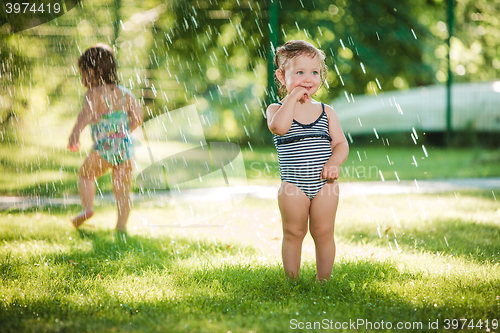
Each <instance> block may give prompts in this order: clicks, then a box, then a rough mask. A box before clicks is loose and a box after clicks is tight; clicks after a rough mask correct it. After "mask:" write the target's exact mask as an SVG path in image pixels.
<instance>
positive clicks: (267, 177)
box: [0, 143, 500, 197]
mask: <svg viewBox="0 0 500 333" xmlns="http://www.w3.org/2000/svg"><path fill="white" fill-rule="evenodd" d="M0 147H1V149H0V195H24V196H29V195H41V196H55V197H62V196H64V195H67V194H76V193H77V177H78V168H79V167H80V165H81V163H82V162H83V159H84V158H85V156H86V155H85V151H82V152H81V153H70V152H69V151H67V150H66V149H65V146H64V145H63V144H62V143H61V144H60V145H59V146H57V145H56V146H53V145H43V144H40V145H35V144H33V143H32V144H28V143H27V144H26V145H24V146H23V147H22V149H20V147H19V146H18V145H15V144H10V145H9V144H2V145H1V146H0ZM242 151H243V152H242V156H243V160H244V165H245V169H246V181H247V183H248V184H249V185H277V184H279V182H280V180H279V179H280V178H279V166H278V156H277V153H276V149H275V148H274V147H254V148H252V150H250V149H249V148H248V147H243V148H242ZM426 152H427V157H426V155H425V152H424V150H423V149H422V147H418V146H414V147H406V148H402V147H387V146H381V144H380V145H375V144H374V145H372V146H361V147H360V146H357V145H356V144H352V145H351V147H350V154H349V158H348V159H347V161H346V162H345V163H344V165H343V166H342V170H341V177H340V181H349V182H353V181H380V180H381V176H380V175H381V174H382V177H384V179H385V180H395V179H397V178H399V179H400V180H414V179H417V180H423V179H441V178H464V177H499V176H500V168H498V165H499V163H500V151H499V150H486V149H472V148H469V149H443V148H426ZM413 158H415V160H414V159H413ZM389 162H390V163H389ZM415 162H417V164H416V165H415ZM396 175H397V176H396ZM98 185H99V188H100V189H101V191H102V192H107V193H110V192H111V191H112V187H111V173H110V172H108V173H107V174H106V175H105V176H103V177H101V178H100V179H99V181H98ZM134 191H136V192H137V191H138V188H135V190H134Z"/></svg>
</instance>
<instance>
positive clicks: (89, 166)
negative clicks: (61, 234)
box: [71, 152, 112, 228]
mask: <svg viewBox="0 0 500 333" xmlns="http://www.w3.org/2000/svg"><path fill="white" fill-rule="evenodd" d="M111 166H112V165H111V163H109V162H108V161H106V160H105V159H103V158H102V157H101V156H99V154H98V153H97V152H92V153H90V155H89V156H88V157H87V158H86V159H85V161H84V162H83V164H82V166H81V167H80V170H79V172H78V176H79V177H78V193H79V194H80V200H81V202H82V211H81V212H80V213H79V214H78V215H76V216H75V217H73V218H72V219H71V223H73V226H74V227H75V228H78V227H79V226H81V225H82V224H83V223H84V222H85V221H86V220H88V219H89V218H91V217H92V215H94V196H95V180H96V179H97V178H99V177H100V176H102V175H103V174H104V173H105V172H106V170H107V169H109V168H110V167H111Z"/></svg>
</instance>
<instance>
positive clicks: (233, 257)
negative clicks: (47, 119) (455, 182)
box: [0, 192, 500, 332]
mask: <svg viewBox="0 0 500 333" xmlns="http://www.w3.org/2000/svg"><path fill="white" fill-rule="evenodd" d="M387 202H390V203H391V207H387V206H386V205H387ZM443 207H446V208H445V209H443ZM77 209H78V208H77V207H73V206H70V207H68V208H63V207H60V208H57V209H54V208H51V210H50V211H49V210H47V209H43V208H41V207H40V208H39V209H37V210H36V211H35V210H27V211H24V212H21V211H17V212H11V213H5V212H2V214H1V215H0V238H1V239H2V240H3V245H2V247H1V248H0V281H1V283H0V309H1V311H0V323H2V329H3V331H5V332H32V331H43V330H48V331H57V330H59V331H66V330H67V331H72V332H88V331H93V332H110V331H125V332H157V331H168V332H171V331H175V332H227V331H229V330H230V331H232V332H240V331H244V332H247V331H254V332H261V331H262V332H283V331H288V330H290V328H291V325H292V322H291V320H294V319H295V320H297V322H311V323H314V322H321V321H322V320H323V319H326V320H327V322H330V321H333V322H334V323H335V322H349V320H353V321H356V320H357V319H364V320H365V321H370V322H372V323H375V322H378V323H380V321H381V320H384V322H391V323H393V325H396V322H410V323H422V326H421V327H420V329H419V327H413V331H431V330H430V329H429V327H428V323H429V321H432V322H435V321H436V320H438V321H439V322H440V325H439V330H437V331H440V332H444V331H446V330H445V327H444V320H445V319H446V318H450V319H453V318H467V319H474V323H475V324H476V323H477V322H478V321H479V320H482V321H483V328H482V330H484V329H485V328H484V321H485V320H488V321H489V324H490V329H492V328H493V327H492V326H491V324H492V320H494V319H495V320H498V317H497V315H498V313H499V310H500V303H499V299H498V295H499V292H500V289H499V287H498V285H499V282H500V270H499V266H498V260H499V259H500V257H499V251H500V248H499V246H498V245H497V244H496V242H495V240H496V239H498V226H497V223H496V221H497V220H498V216H499V215H498V214H500V212H499V211H498V205H497V204H496V202H495V200H494V199H493V198H492V196H491V192H489V193H487V192H484V193H482V192H481V193H461V194H458V195H456V194H440V195H439V196H438V197H437V196H436V195H411V196H408V198H407V197H402V196H365V197H363V198H360V197H351V198H349V197H347V198H342V202H341V204H340V209H339V211H338V216H337V222H336V243H337V252H338V255H337V261H336V263H335V266H334V270H333V274H332V279H331V281H330V282H326V283H324V284H319V283H316V282H315V281H314V277H315V265H314V253H313V251H312V249H313V244H312V240H311V239H310V238H309V237H308V238H306V240H305V244H304V251H303V257H304V260H303V265H302V267H301V277H300V278H299V279H298V280H295V281H290V280H287V279H286V278H285V276H284V273H283V272H282V267H281V265H280V264H278V262H279V257H280V248H279V242H280V240H281V223H277V222H276V221H273V220H272V219H270V217H273V218H274V217H276V216H277V213H276V210H277V207H276V203H275V201H274V200H256V199H251V200H245V202H244V203H242V204H241V205H239V206H237V207H235V209H234V210H233V211H232V212H228V213H226V214H223V215H222V216H221V217H219V218H218V219H217V221H213V222H214V223H217V224H222V225H226V227H227V228H226V227H224V228H220V227H219V228H217V227H216V226H214V227H213V228H203V229H201V230H200V229H196V228H184V229H175V228H169V229H162V228H148V227H147V226H145V224H144V221H147V222H148V223H155V222H156V221H160V220H165V219H171V218H172V213H174V211H175V209H173V208H172V207H161V208H158V207H151V206H140V205H138V206H135V208H134V210H133V212H132V216H131V220H130V223H129V226H128V227H129V230H130V234H129V235H127V236H124V235H123V234H117V233H114V232H113V231H110V230H109V229H107V228H109V227H112V220H113V216H114V215H113V214H115V212H114V209H115V208H114V207H113V206H112V205H108V206H105V207H100V208H98V209H97V211H96V215H95V216H94V217H93V218H92V220H90V221H88V222H87V224H86V225H85V226H84V227H83V228H82V229H81V230H79V231H75V230H73V229H72V228H71V227H70V223H69V216H70V212H71V211H75V212H76V211H77ZM423 211H425V215H424V213H422V212H423ZM391 212H392V213H391ZM392 214H394V216H396V217H397V219H398V221H395V220H394V219H393V216H391V215H392ZM366 216H368V217H369V218H368V219H367V218H366ZM257 217H260V218H261V220H260V222H256V221H257V220H256V218H257ZM256 223H258V224H259V225H256ZM377 228H378V229H377ZM377 230H380V234H379V232H378V231H377ZM395 241H397V243H398V244H399V245H397V246H398V247H399V249H400V250H401V251H398V247H396V242H395ZM389 244H392V245H391V246H392V248H391V247H390V245H389ZM467 324H469V322H468V323H467ZM497 324H498V322H497ZM360 330H361V331H375V330H370V329H366V328H365V327H364V326H363V327H360ZM492 330H494V329H492ZM307 331H310V330H307ZM346 331H351V330H346ZM433 331H436V330H433Z"/></svg>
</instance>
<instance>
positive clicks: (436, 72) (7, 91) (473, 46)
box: [0, 0, 500, 145]
mask: <svg viewBox="0 0 500 333" xmlns="http://www.w3.org/2000/svg"><path fill="white" fill-rule="evenodd" d="M269 6H270V1H269V0H252V1H241V2H238V1H236V2H234V1H225V2H218V1H208V0H204V1H198V0H196V1H195V0H181V1H167V2H165V1H159V0H155V1H148V2H147V3H142V2H141V3H139V2H137V1H135V0H124V1H111V0H107V1H95V0H90V1H83V2H81V3H80V4H79V5H77V6H76V7H75V8H74V9H73V10H71V11H70V12H69V13H67V14H65V15H63V16H61V17H59V18H57V19H56V20H54V21H52V22H49V23H47V24H44V25H41V26H39V27H35V28H33V29H29V30H27V31H23V32H20V33H18V34H14V35H13V34H2V35H1V36H0V47H1V52H0V67H1V68H0V71H1V73H2V77H1V78H0V82H1V87H0V89H1V97H2V103H0V116H1V117H2V119H1V121H0V122H1V123H2V125H1V126H2V129H1V133H3V134H4V135H7V130H8V128H10V129H11V131H15V132H16V133H14V135H13V136H14V137H16V138H17V139H18V140H21V139H22V137H23V136H25V135H26V133H24V132H23V133H17V131H21V127H22V126H21V125H20V124H22V123H23V121H24V120H25V119H26V118H28V117H32V116H33V115H34V116H35V117H36V116H38V115H40V114H43V113H44V112H47V111H51V114H52V116H53V117H54V118H60V117H63V118H66V119H69V118H72V117H75V116H76V114H77V112H78V111H79V110H80V107H81V104H82V95H83V92H84V89H83V88H82V87H81V86H80V83H79V73H78V71H77V69H76V66H75V64H76V60H77V58H78V56H79V54H80V52H81V51H83V50H84V49H85V48H87V47H89V46H90V45H92V44H94V43H96V42H107V43H110V44H114V46H115V50H116V53H117V57H118V62H119V67H120V70H119V71H120V75H121V82H122V84H124V85H125V86H127V87H129V88H131V89H133V91H134V93H135V94H136V95H137V96H138V97H139V98H140V100H141V102H142V104H143V107H144V113H145V118H146V119H149V118H151V117H154V116H155V115H158V114H161V113H164V112H167V111H168V110H174V109H177V108H180V107H183V106H186V105H188V104H195V105H196V107H197V109H198V112H199V113H200V114H201V115H202V116H203V119H204V120H205V123H206V126H205V128H204V131H205V135H206V136H207V138H208V139H209V140H214V141H216V140H227V138H228V137H229V138H230V140H233V141H238V142H239V143H243V144H246V141H250V142H251V143H252V144H254V145H255V144H270V142H271V141H270V140H271V139H270V138H271V136H270V134H269V132H268V130H267V128H266V125H265V121H264V110H265V108H266V105H267V103H268V101H269V100H270V96H269V94H268V91H267V87H266V82H267V76H268V75H272V73H267V61H268V58H269V52H270V51H269V26H268V20H269ZM499 10H500V8H499V4H498V2H496V1H487V0H479V1H471V0H464V1H457V2H456V10H455V29H454V35H455V37H453V38H452V40H451V43H452V70H453V71H454V73H459V74H460V73H465V75H457V76H456V81H485V80H492V79H494V78H496V77H497V76H498V75H497V74H498V73H497V72H498V70H499V69H500V58H499V57H498V52H499V44H498V41H499V40H500V38H499V37H500V28H499V20H498V19H497V17H498V15H497V14H498V11H499ZM446 13H447V8H446V1H437V0H429V1H426V2H424V3H422V1H416V0H412V1H404V2H397V1H393V0H384V1H370V2H363V1H360V0H338V1H333V2H332V1H327V0H316V1H298V0H293V1H288V2H286V3H285V2H281V3H280V8H279V28H278V31H277V32H278V34H279V36H280V37H279V38H280V40H279V43H280V44H281V43H283V42H285V41H286V40H289V39H295V38H300V39H306V40H309V41H311V42H312V43H314V44H316V45H317V46H319V47H320V48H322V49H323V50H324V51H325V52H326V55H327V65H328V66H329V68H330V72H329V75H328V77H327V82H328V85H329V89H327V90H326V89H322V90H321V91H319V92H318V93H317V98H318V99H320V100H322V101H324V102H327V103H328V102H329V101H331V100H332V99H334V98H336V97H339V96H343V95H344V94H346V93H347V94H364V93H369V94H372V93H376V92H377V91H378V90H379V89H380V88H381V89H383V90H384V91H387V90H393V89H406V88H408V87H414V86H421V85H429V84H435V83H439V82H444V81H445V80H446V77H447V70H446V68H447V59H446V54H447V47H446V39H447V38H448V31H447V27H446V26H447V23H446V22H447V17H446ZM117 22H118V23H119V24H117ZM120 22H121V23H120ZM115 27H119V28H120V29H119V30H118V35H117V36H115ZM5 29H6V28H5V27H4V30H5ZM5 31H6V30H5ZM464 71H465V72H464ZM337 72H338V73H337ZM27 87H29V89H28V88H27ZM14 115H15V116H14ZM7 118H8V119H9V120H10V121H11V122H10V124H11V125H10V126H7V123H9V122H6V121H4V120H5V119H7ZM12 120H15V121H14V126H12ZM10 134H12V133H10ZM21 141H22V140H21Z"/></svg>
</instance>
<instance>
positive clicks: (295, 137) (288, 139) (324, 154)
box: [274, 103, 332, 200]
mask: <svg viewBox="0 0 500 333" xmlns="http://www.w3.org/2000/svg"><path fill="white" fill-rule="evenodd" d="M279 104H281V103H279ZM321 106H322V108H323V112H322V113H321V115H320V116H319V117H318V119H316V121H314V122H313V123H310V124H306V125H305V124H301V123H299V122H298V121H296V120H295V119H294V120H293V123H292V126H291V127H290V129H289V130H288V132H287V133H286V134H285V135H283V136H279V135H276V134H274V145H275V146H276V150H277V151H278V160H279V166H280V175H281V180H282V181H286V182H288V183H291V184H294V185H295V186H297V187H298V188H300V189H301V190H302V192H304V194H305V195H306V196H307V197H308V198H309V199H310V200H312V199H313V198H314V197H315V196H316V194H318V192H319V190H321V188H322V187H323V185H325V183H326V182H327V180H326V179H321V180H320V175H321V170H323V166H324V165H325V163H326V162H327V161H328V159H329V158H330V156H332V148H331V145H330V141H332V138H331V137H330V131H329V128H328V117H327V115H326V112H325V105H324V104H323V103H321Z"/></svg>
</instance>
